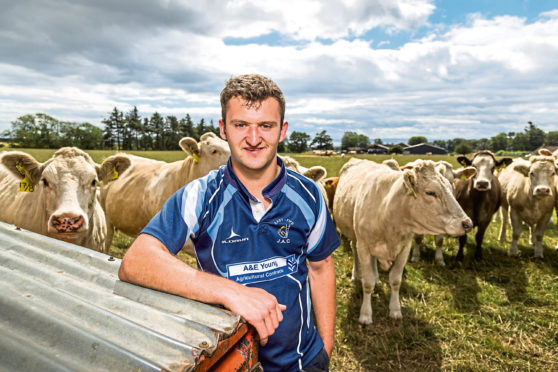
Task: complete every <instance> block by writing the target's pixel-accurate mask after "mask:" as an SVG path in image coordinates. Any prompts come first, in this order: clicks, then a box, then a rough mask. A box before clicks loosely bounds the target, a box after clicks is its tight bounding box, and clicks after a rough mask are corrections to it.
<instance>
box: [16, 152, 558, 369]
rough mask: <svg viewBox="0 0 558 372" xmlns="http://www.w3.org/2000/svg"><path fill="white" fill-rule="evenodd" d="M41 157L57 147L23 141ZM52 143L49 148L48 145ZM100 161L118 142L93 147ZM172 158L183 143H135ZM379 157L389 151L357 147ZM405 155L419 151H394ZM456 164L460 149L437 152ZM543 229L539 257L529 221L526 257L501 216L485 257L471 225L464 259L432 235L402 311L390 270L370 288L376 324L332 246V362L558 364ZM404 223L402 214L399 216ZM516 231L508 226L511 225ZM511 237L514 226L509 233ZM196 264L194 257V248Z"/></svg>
mask: <svg viewBox="0 0 558 372" xmlns="http://www.w3.org/2000/svg"><path fill="white" fill-rule="evenodd" d="M25 151H28V152H30V153H32V154H33V155H34V156H36V157H37V159H38V160H41V161H44V160H46V159H47V158H48V157H49V156H50V154H52V152H53V151H50V150H25ZM49 151H50V152H49ZM89 153H90V154H91V156H92V157H93V159H94V160H95V161H97V162H100V161H102V159H103V158H105V157H107V156H109V155H112V154H113V153H114V152H104V151H90V152H89ZM137 154H138V155H141V156H146V157H153V158H157V159H160V160H165V161H174V160H179V159H183V158H184V155H185V154H184V153H183V152H180V151H173V152H152V153H145V152H142V153H137ZM291 156H293V157H294V158H296V159H297V160H298V161H299V162H300V163H301V164H302V165H304V166H306V167H308V166H312V165H318V164H319V165H322V166H324V167H325V168H326V169H327V171H328V175H329V176H333V175H337V172H338V171H339V169H340V168H341V166H342V165H343V164H344V163H345V162H346V161H348V159H349V157H345V158H343V159H342V158H341V157H339V156H335V157H331V158H326V157H316V156H313V155H308V154H302V155H291ZM359 157H363V158H367V159H372V160H375V161H378V162H381V161H383V160H385V159H387V158H390V156H380V155H363V156H359ZM394 158H395V159H397V160H398V162H399V163H400V164H405V163H407V162H409V161H412V160H414V159H416V158H417V157H416V156H406V155H397V156H394ZM427 158H428V159H432V160H446V161H449V162H450V163H452V164H453V165H454V166H457V162H456V161H455V157H451V156H429V157H427ZM553 221H554V222H553V223H551V224H550V225H549V226H548V227H547V230H546V236H545V238H544V244H543V245H544V247H545V248H544V256H545V258H544V259H543V260H537V259H533V258H532V256H533V248H532V247H531V246H530V245H529V243H528V231H527V230H525V231H524V233H523V234H522V236H521V239H520V241H519V247H520V248H519V250H520V253H521V256H520V257H519V258H510V257H508V256H507V249H508V246H509V243H505V244H502V243H500V242H499V241H497V233H498V228H499V225H500V223H499V218H497V219H496V221H495V222H493V223H492V224H491V225H490V226H489V229H488V231H487V234H486V236H485V241H484V252H483V253H484V257H485V258H484V260H483V261H481V262H475V261H474V260H473V259H472V253H473V251H474V243H473V237H472V234H469V242H468V246H467V248H468V250H466V251H465V254H466V256H465V261H464V263H463V264H457V263H456V262H455V260H454V257H455V255H456V253H457V240H456V239H453V238H450V239H446V242H445V251H444V254H445V258H446V264H447V266H446V267H443V268H441V267H438V266H437V265H436V264H435V263H434V248H433V247H434V243H433V240H432V238H427V239H425V243H424V244H425V245H426V246H427V248H425V249H423V261H421V262H420V263H408V264H407V266H406V268H405V273H404V279H403V284H402V287H401V292H400V295H401V305H402V311H403V317H404V318H403V320H402V321H397V322H395V321H392V320H391V319H390V318H389V317H388V313H389V310H388V302H389V294H390V291H389V284H388V276H387V273H386V272H381V273H380V280H381V282H380V284H379V285H378V286H377V287H376V289H375V291H374V295H373V297H372V307H373V309H374V315H373V319H374V324H373V325H372V326H371V327H368V328H364V327H362V326H360V325H359V324H358V314H359V309H360V304H361V301H362V290H361V285H360V283H351V281H350V276H351V267H352V256H351V252H350V248H349V245H348V243H347V242H346V241H343V243H342V246H341V247H340V248H339V249H337V251H336V252H335V253H334V259H335V266H336V273H337V297H338V307H337V323H336V347H335V351H334V354H333V358H332V362H331V363H332V371H392V370H407V371H558V353H557V350H558V252H557V251H556V250H555V249H554V247H555V246H556V244H557V243H558V232H557V226H556V223H555V222H556V216H554V217H553ZM394 223H396V221H394ZM508 234H509V233H508ZM508 239H509V235H508ZM131 241H132V238H129V237H127V236H125V235H123V234H117V235H116V238H115V241H114V242H113V243H114V244H113V247H112V249H111V254H112V255H114V256H116V257H122V255H123V254H124V252H125V250H126V249H127V247H128V246H129V244H131ZM180 258H181V259H183V260H185V261H186V262H188V263H190V264H194V263H195V260H194V259H192V258H191V257H188V256H186V255H181V256H180Z"/></svg>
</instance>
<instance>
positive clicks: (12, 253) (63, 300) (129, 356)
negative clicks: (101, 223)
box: [0, 222, 240, 372]
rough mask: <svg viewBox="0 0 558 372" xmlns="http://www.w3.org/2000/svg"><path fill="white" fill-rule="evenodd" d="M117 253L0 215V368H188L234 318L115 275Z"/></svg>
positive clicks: (233, 327) (232, 325)
mask: <svg viewBox="0 0 558 372" xmlns="http://www.w3.org/2000/svg"><path fill="white" fill-rule="evenodd" d="M119 266H120V260H119V259H115V258H113V257H110V256H107V255H105V254H102V253H99V252H95V251H92V250H90V249H87V248H82V247H79V246H76V245H73V244H68V243H65V242H62V241H59V240H55V239H51V238H48V237H45V236H42V235H38V234H35V233H32V232H29V231H24V230H17V229H16V228H15V226H12V225H8V224H5V223H1V222H0V370H6V371H38V370H40V371H134V372H137V371H161V370H168V371H190V370H194V368H195V367H196V364H197V363H198V360H199V357H200V356H201V355H202V353H204V355H205V356H206V357H207V356H209V355H211V354H212V353H213V352H214V351H215V349H216V347H217V343H218V341H219V340H222V339H226V338H227V337H230V336H231V335H232V334H233V333H234V332H235V330H236V328H237V326H238V324H239V321H240V319H239V317H238V316H237V315H235V314H232V313H231V312H228V311H226V310H223V309H219V308H217V307H213V306H209V305H206V304H202V303H199V302H196V301H190V300H187V299H184V298H181V297H177V296H173V295H169V294H166V293H162V292H158V291H153V290H150V289H147V288H142V287H138V286H135V285H132V284H129V283H125V282H121V281H119V280H118V276H117V272H118V268H119Z"/></svg>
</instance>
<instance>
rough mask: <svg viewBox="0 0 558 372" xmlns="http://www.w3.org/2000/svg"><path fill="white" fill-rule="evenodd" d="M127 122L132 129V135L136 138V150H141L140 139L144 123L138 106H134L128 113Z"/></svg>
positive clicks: (130, 129)
mask: <svg viewBox="0 0 558 372" xmlns="http://www.w3.org/2000/svg"><path fill="white" fill-rule="evenodd" d="M126 123H127V126H128V129H129V131H130V135H131V136H132V137H133V138H134V142H135V143H134V147H135V149H136V150H139V149H140V143H139V139H140V137H141V135H142V134H143V125H142V124H141V117H140V115H139V113H138V108H137V107H136V106H134V108H133V109H132V110H130V112H128V114H126Z"/></svg>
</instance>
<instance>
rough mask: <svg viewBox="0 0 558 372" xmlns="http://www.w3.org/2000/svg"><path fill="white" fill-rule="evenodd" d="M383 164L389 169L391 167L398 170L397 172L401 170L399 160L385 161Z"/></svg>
mask: <svg viewBox="0 0 558 372" xmlns="http://www.w3.org/2000/svg"><path fill="white" fill-rule="evenodd" d="M382 164H383V165H387V166H388V167H390V168H391V169H393V170H396V171H398V170H399V163H398V162H397V160H395V159H387V160H384V161H383V162H382Z"/></svg>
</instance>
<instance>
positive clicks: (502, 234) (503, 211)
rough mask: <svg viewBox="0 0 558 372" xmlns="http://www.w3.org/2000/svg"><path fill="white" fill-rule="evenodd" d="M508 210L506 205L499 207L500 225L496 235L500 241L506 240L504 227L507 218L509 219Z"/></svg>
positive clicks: (506, 223)
mask: <svg viewBox="0 0 558 372" xmlns="http://www.w3.org/2000/svg"><path fill="white" fill-rule="evenodd" d="M509 218H510V217H509V211H508V208H507V207H504V206H501V207H500V219H501V220H502V224H501V225H500V235H499V236H498V240H499V241H501V242H502V243H503V242H505V241H506V229H507V227H508V220H509Z"/></svg>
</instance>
